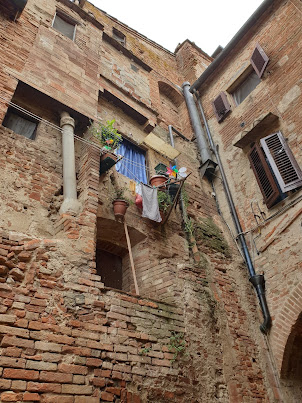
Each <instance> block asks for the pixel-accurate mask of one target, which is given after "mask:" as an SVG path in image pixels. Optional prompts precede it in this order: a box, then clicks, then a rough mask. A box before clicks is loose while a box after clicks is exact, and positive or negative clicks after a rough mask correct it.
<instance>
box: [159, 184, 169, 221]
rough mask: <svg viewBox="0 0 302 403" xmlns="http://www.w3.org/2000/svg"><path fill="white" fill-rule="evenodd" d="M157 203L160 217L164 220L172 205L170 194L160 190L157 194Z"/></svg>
mask: <svg viewBox="0 0 302 403" xmlns="http://www.w3.org/2000/svg"><path fill="white" fill-rule="evenodd" d="M157 201H158V207H159V212H160V215H161V217H162V218H164V216H165V215H166V213H167V211H168V209H169V207H170V206H171V205H172V200H171V197H170V195H169V194H168V193H166V192H163V191H161V190H159V191H158V192H157Z"/></svg>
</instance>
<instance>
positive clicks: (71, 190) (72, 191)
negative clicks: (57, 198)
mask: <svg viewBox="0 0 302 403" xmlns="http://www.w3.org/2000/svg"><path fill="white" fill-rule="evenodd" d="M60 126H61V128H62V155H63V194H64V201H63V204H62V206H61V208H60V213H61V214H63V213H66V212H69V213H74V214H77V213H78V212H79V210H80V207H81V205H80V202H79V201H78V200H77V181H76V171H75V152H74V126H75V124H74V119H73V118H72V117H71V116H70V115H69V113H68V112H62V113H61V120H60Z"/></svg>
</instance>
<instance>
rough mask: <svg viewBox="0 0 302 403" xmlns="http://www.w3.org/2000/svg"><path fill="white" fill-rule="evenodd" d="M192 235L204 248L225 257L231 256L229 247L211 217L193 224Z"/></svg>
mask: <svg viewBox="0 0 302 403" xmlns="http://www.w3.org/2000/svg"><path fill="white" fill-rule="evenodd" d="M194 235H195V238H196V241H197V242H198V241H201V242H202V243H203V244H204V245H205V246H208V247H209V248H212V249H214V250H215V251H217V252H220V253H222V254H224V255H225V256H226V257H230V256H231V251H230V248H229V245H228V244H227V242H226V240H225V238H224V236H223V234H222V232H221V230H220V229H219V228H218V227H217V225H216V224H215V223H214V221H213V220H212V218H211V217H207V218H203V219H201V220H199V221H198V222H196V223H195V225H194Z"/></svg>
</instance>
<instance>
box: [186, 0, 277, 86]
mask: <svg viewBox="0 0 302 403" xmlns="http://www.w3.org/2000/svg"><path fill="white" fill-rule="evenodd" d="M273 3H274V0H264V1H263V2H262V3H261V4H260V6H259V7H258V8H257V10H256V11H255V12H254V13H253V14H252V15H251V16H250V18H249V19H248V20H247V21H246V22H245V23H244V25H243V26H242V27H241V28H240V29H239V31H238V32H237V33H236V34H235V36H234V37H233V38H232V39H231V40H230V42H229V43H228V44H227V45H226V47H225V48H224V49H223V51H222V52H221V53H220V54H219V55H218V56H217V58H216V59H214V61H213V62H212V63H211V64H210V65H209V67H208V68H207V69H206V70H205V71H204V72H203V73H202V74H201V76H200V77H199V78H198V79H197V80H196V81H195V82H194V83H193V84H192V85H191V88H190V92H192V93H193V92H194V90H196V91H197V89H198V88H199V87H200V86H201V85H202V84H203V83H204V82H205V81H206V80H207V79H208V78H209V77H210V76H211V75H212V74H213V72H214V71H215V69H216V68H217V67H218V66H219V65H220V64H221V63H222V61H223V60H224V59H225V58H226V57H227V56H228V55H229V53H230V52H231V51H232V50H233V48H234V47H235V46H236V45H237V44H238V42H239V41H240V40H241V39H242V38H243V37H244V35H245V34H246V33H247V32H248V31H249V30H250V29H251V28H252V27H253V26H254V24H255V23H256V22H257V20H258V19H259V18H260V17H261V16H262V14H263V13H264V12H265V11H266V10H267V9H268V8H269V7H270V6H271V5H272V4H273Z"/></svg>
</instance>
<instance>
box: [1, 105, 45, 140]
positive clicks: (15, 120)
mask: <svg viewBox="0 0 302 403" xmlns="http://www.w3.org/2000/svg"><path fill="white" fill-rule="evenodd" d="M37 125H38V122H37V121H35V120H31V119H29V118H28V117H27V116H25V115H24V116H23V115H21V114H19V113H18V112H17V111H15V110H14V109H11V108H10V109H8V111H7V114H6V116H5V118H4V120H3V126H5V127H7V128H8V129H11V130H13V131H14V132H15V133H17V134H21V135H22V136H24V137H27V138H28V139H30V140H34V139H35V137H36V129H37Z"/></svg>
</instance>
